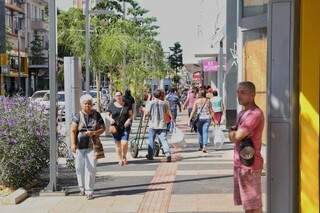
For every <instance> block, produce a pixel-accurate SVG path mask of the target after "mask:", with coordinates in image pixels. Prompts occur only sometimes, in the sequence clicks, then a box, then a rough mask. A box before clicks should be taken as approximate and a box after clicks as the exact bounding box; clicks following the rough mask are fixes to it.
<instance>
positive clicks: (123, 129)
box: [107, 91, 132, 166]
mask: <svg viewBox="0 0 320 213" xmlns="http://www.w3.org/2000/svg"><path fill="white" fill-rule="evenodd" d="M114 99H115V100H116V101H115V102H114V103H111V104H110V105H109V107H108V109H107V119H108V120H109V122H110V132H111V133H112V135H113V139H114V142H115V144H116V151H117V154H118V160H119V165H120V166H123V165H127V164H128V160H127V152H128V141H129V134H130V128H131V123H132V109H130V107H129V106H127V105H126V104H125V102H124V100H123V96H122V93H121V92H120V91H117V92H116V93H115V96H114Z"/></svg>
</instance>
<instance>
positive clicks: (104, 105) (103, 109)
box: [83, 90, 109, 111]
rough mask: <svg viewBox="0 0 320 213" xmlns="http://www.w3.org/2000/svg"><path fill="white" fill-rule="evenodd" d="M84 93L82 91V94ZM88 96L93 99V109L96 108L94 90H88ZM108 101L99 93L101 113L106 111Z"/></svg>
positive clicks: (95, 92) (84, 92) (106, 97)
mask: <svg viewBox="0 0 320 213" xmlns="http://www.w3.org/2000/svg"><path fill="white" fill-rule="evenodd" d="M86 93H87V92H86V91H83V94H86ZM89 95H91V96H92V98H93V107H94V108H96V105H97V91H96V90H90V91H89ZM108 103H109V99H108V96H105V95H103V94H102V92H100V106H101V110H102V111H106V110H107V107H108Z"/></svg>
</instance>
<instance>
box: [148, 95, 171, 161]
mask: <svg viewBox="0 0 320 213" xmlns="http://www.w3.org/2000/svg"><path fill="white" fill-rule="evenodd" d="M164 96H165V94H164V91H163V90H160V89H157V90H156V91H155V92H154V99H153V100H151V101H150V102H149V103H148V105H147V107H146V109H145V116H146V117H149V130H148V131H149V132H148V134H149V135H148V154H147V156H146V158H147V159H149V160H153V156H154V146H155V144H154V140H155V138H156V136H158V138H159V140H160V143H161V145H162V149H163V151H164V154H165V156H166V160H167V162H171V153H170V148H169V145H168V140H167V123H166V119H165V117H166V115H167V114H169V115H170V112H169V111H170V109H169V105H168V103H167V102H165V101H164Z"/></svg>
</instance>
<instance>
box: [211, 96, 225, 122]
mask: <svg viewBox="0 0 320 213" xmlns="http://www.w3.org/2000/svg"><path fill="white" fill-rule="evenodd" d="M212 95H213V97H212V98H211V99H210V102H211V105H212V111H213V112H212V120H213V123H214V125H215V126H220V123H221V118H222V115H223V110H224V105H223V101H222V98H221V97H220V96H218V91H217V90H213V91H212Z"/></svg>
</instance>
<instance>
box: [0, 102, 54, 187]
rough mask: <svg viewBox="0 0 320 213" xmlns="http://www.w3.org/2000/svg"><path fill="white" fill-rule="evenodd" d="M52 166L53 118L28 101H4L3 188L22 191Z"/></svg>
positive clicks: (0, 115) (0, 127)
mask: <svg viewBox="0 0 320 213" xmlns="http://www.w3.org/2000/svg"><path fill="white" fill-rule="evenodd" d="M48 164H49V115H48V113H47V112H46V110H45V108H44V107H42V106H40V105H39V104H37V103H33V102H31V101H30V100H29V99H28V98H24V97H12V98H7V97H0V184H2V185H5V186H8V187H12V188H18V187H21V186H26V185H27V184H28V183H31V182H32V181H33V180H34V179H36V178H38V177H39V175H40V173H41V172H42V171H43V169H44V168H47V166H48Z"/></svg>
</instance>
